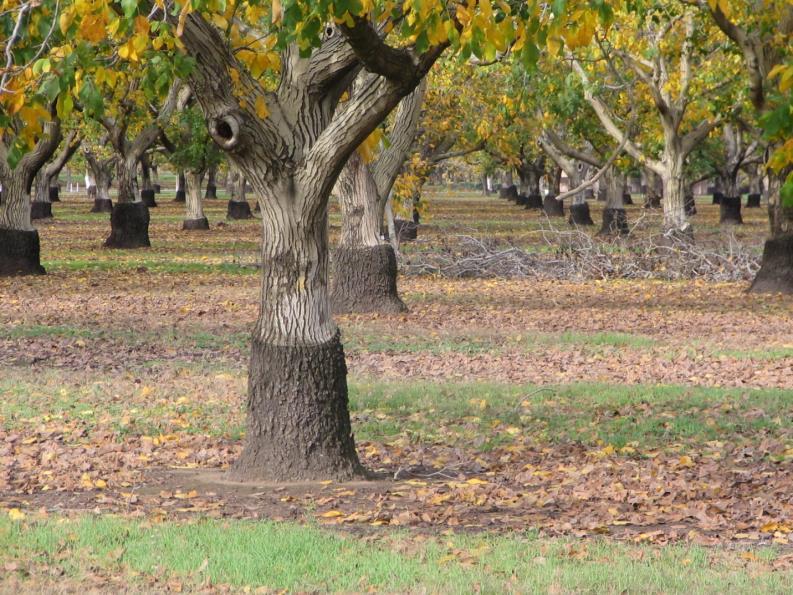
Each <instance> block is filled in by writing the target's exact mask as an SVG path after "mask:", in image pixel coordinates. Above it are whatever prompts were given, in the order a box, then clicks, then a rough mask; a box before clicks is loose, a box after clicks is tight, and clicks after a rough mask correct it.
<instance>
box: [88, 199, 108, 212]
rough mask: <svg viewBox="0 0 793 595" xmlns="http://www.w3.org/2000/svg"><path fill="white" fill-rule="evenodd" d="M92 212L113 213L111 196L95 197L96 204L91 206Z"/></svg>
mask: <svg viewBox="0 0 793 595" xmlns="http://www.w3.org/2000/svg"><path fill="white" fill-rule="evenodd" d="M91 212H92V213H112V212H113V201H112V200H110V199H109V198H95V199H94V206H92V207H91Z"/></svg>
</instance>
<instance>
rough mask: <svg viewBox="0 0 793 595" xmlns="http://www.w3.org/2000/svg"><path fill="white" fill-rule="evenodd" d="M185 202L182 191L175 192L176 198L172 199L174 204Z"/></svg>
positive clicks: (185, 198)
mask: <svg viewBox="0 0 793 595" xmlns="http://www.w3.org/2000/svg"><path fill="white" fill-rule="evenodd" d="M185 200H187V197H186V195H185V192H184V190H177V191H176V196H174V197H173V201H174V202H184V201H185Z"/></svg>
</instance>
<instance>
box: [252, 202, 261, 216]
mask: <svg viewBox="0 0 793 595" xmlns="http://www.w3.org/2000/svg"><path fill="white" fill-rule="evenodd" d="M253 212H254V213H261V212H262V207H261V205H259V201H258V200H257V201H256V202H255V203H254V205H253Z"/></svg>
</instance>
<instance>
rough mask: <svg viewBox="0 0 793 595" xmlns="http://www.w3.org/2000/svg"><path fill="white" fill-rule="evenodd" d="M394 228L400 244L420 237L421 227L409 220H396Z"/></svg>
mask: <svg viewBox="0 0 793 595" xmlns="http://www.w3.org/2000/svg"><path fill="white" fill-rule="evenodd" d="M394 228H395V229H396V234H397V238H398V239H399V241H400V242H409V241H411V240H415V239H417V238H418V237H419V226H418V225H416V224H415V223H413V222H412V221H408V220H407V219H394Z"/></svg>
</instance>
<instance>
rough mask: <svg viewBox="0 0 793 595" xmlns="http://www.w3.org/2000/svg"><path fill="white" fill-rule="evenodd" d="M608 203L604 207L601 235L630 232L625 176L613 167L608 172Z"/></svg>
mask: <svg viewBox="0 0 793 595" xmlns="http://www.w3.org/2000/svg"><path fill="white" fill-rule="evenodd" d="M604 177H605V178H606V184H605V188H606V204H605V206H604V207H603V223H602V225H601V227H600V231H599V232H598V233H599V234H601V235H618V234H619V235H625V234H627V233H628V231H629V228H628V216H627V214H626V212H625V206H624V201H625V177H624V176H623V175H622V174H620V173H619V172H617V171H615V170H614V169H613V168H612V169H611V170H610V171H608V172H606V174H605V176H604Z"/></svg>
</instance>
